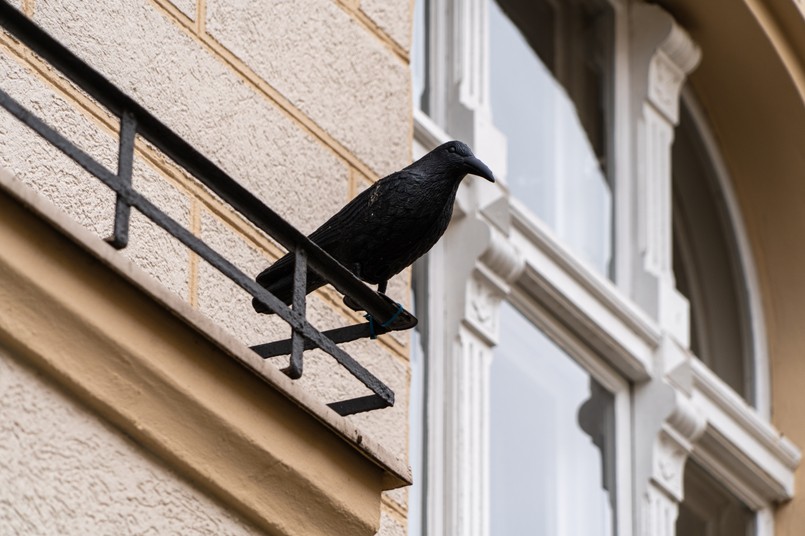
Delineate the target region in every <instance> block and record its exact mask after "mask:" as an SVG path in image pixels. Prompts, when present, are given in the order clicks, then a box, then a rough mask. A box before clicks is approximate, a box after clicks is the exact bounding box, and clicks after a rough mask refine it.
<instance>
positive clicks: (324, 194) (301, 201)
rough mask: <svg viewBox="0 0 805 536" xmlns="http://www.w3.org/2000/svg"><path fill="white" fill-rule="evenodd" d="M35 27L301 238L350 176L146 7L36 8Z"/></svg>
mask: <svg viewBox="0 0 805 536" xmlns="http://www.w3.org/2000/svg"><path fill="white" fill-rule="evenodd" d="M35 20H36V22H37V23H39V24H41V25H42V26H43V27H44V28H45V29H46V30H47V31H49V32H50V33H51V34H52V35H54V37H56V38H57V39H59V40H60V41H61V42H62V43H63V44H65V45H66V46H67V47H68V48H70V49H71V50H73V51H74V52H75V53H77V54H79V55H80V56H81V57H83V58H84V59H85V60H87V61H88V63H90V64H91V65H93V66H94V67H95V68H97V69H98V70H100V71H101V72H102V73H104V75H106V76H108V77H109V78H110V80H112V81H113V82H114V83H115V84H117V85H118V86H119V87H120V88H121V89H123V91H125V92H127V93H128V94H130V95H132V96H133V97H134V98H135V99H137V100H139V101H140V102H141V103H142V104H143V105H144V106H145V107H146V108H148V109H149V110H151V112H152V113H154V115H156V116H157V117H158V118H160V119H161V120H162V121H164V122H165V123H166V124H167V125H168V126H170V127H171V128H173V129H174V130H175V131H176V132H177V133H178V134H179V135H180V136H182V137H184V138H185V139H187V140H188V141H189V142H190V143H191V144H193V145H194V146H195V147H197V148H198V149H199V150H201V151H202V152H203V153H204V154H205V155H206V156H207V157H209V158H211V159H212V160H213V161H215V162H217V163H218V164H219V165H221V166H222V167H223V168H224V169H225V170H226V171H227V172H228V173H229V174H231V175H232V176H233V177H234V178H235V179H237V180H239V181H241V183H242V184H243V185H244V186H246V187H247V188H248V189H249V190H250V191H251V192H252V193H254V194H255V195H257V196H259V197H260V198H261V199H262V200H263V201H264V202H265V203H266V204H267V205H269V206H270V207H271V208H273V209H274V210H276V211H277V212H279V213H280V214H281V215H283V216H284V217H285V218H287V219H288V220H289V221H291V223H293V224H294V225H296V226H297V227H299V228H300V229H302V230H303V231H312V230H313V229H315V226H317V224H318V223H320V221H319V220H320V219H321V218H320V216H319V214H321V213H334V212H335V211H336V210H337V209H338V208H339V207H340V206H341V205H342V204H343V203H344V200H345V199H346V189H347V181H348V169H347V167H346V165H345V164H344V163H343V162H342V161H341V160H340V159H338V158H337V157H336V156H335V155H334V153H332V151H330V150H329V149H327V148H326V147H324V146H322V145H321V144H320V143H318V142H317V141H316V140H315V139H314V138H313V137H312V136H311V135H309V134H308V133H307V132H306V131H304V130H303V129H302V128H301V127H300V126H299V125H298V124H297V123H295V122H294V121H293V120H291V119H290V118H289V117H288V116H287V115H285V114H283V113H282V112H280V111H279V110H277V109H276V108H275V107H274V106H272V104H271V103H270V102H269V101H268V100H267V99H265V98H264V97H263V96H261V95H259V94H257V93H256V92H255V90H253V89H252V88H250V87H249V86H247V85H246V84H245V83H244V82H243V80H242V79H241V78H239V77H238V76H237V75H236V74H235V73H233V72H232V71H231V70H230V69H229V68H228V67H227V66H226V65H224V64H223V63H221V62H220V61H218V60H217V59H216V58H215V57H213V56H212V55H211V53H210V52H209V51H208V50H206V49H205V48H204V47H203V46H202V45H200V44H199V43H198V42H197V41H195V40H194V39H193V38H192V37H190V36H188V35H186V34H185V33H184V32H183V31H182V30H181V29H180V28H179V27H178V26H177V25H176V24H174V23H173V22H171V21H170V20H169V19H168V18H167V17H166V16H164V15H163V14H161V13H160V12H158V11H157V10H155V9H154V6H153V4H151V3H150V2H147V1H146V0H132V1H129V2H118V1H116V0H96V1H93V2H85V1H83V0H38V1H37V9H36V12H35Z"/></svg>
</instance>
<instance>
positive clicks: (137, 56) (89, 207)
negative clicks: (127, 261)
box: [0, 0, 412, 534]
mask: <svg viewBox="0 0 805 536" xmlns="http://www.w3.org/2000/svg"><path fill="white" fill-rule="evenodd" d="M16 5H18V7H20V8H21V9H23V11H24V12H25V13H26V14H28V15H29V16H30V17H31V18H32V19H33V20H34V21H35V22H36V23H38V24H39V25H41V26H42V27H44V28H45V29H46V30H47V31H48V32H49V33H51V35H53V36H54V37H56V38H57V39H59V40H60V41H61V42H62V43H63V44H64V45H66V46H67V47H68V48H70V49H71V50H73V51H74V52H75V53H77V54H78V55H79V56H81V57H82V58H83V59H84V60H85V61H87V62H88V63H90V64H91V65H92V66H93V67H95V68H96V69H98V70H99V71H101V72H102V73H103V74H104V75H105V76H107V77H108V78H109V79H110V80H112V81H113V82H114V83H115V84H116V85H118V86H119V87H120V88H121V89H122V90H123V91H125V92H126V93H128V94H130V95H131V96H132V97H134V98H135V99H137V100H138V101H139V102H140V103H141V104H143V105H144V106H145V107H146V108H148V109H149V110H150V111H151V112H152V113H154V115H156V116H157V117H158V118H160V119H161V120H162V121H164V122H165V123H166V124H167V125H168V126H170V127H171V128H172V129H174V130H175V131H176V132H177V133H178V134H180V135H181V136H183V137H185V139H187V140H188V141H189V142H190V143H191V144H193V145H194V146H195V147H196V148H197V149H199V150H200V151H201V152H202V153H204V154H205V155H206V156H207V157H209V158H210V159H211V160H213V161H214V162H216V163H217V164H218V165H220V166H221V167H222V168H223V169H224V170H226V171H227V172H228V173H229V174H230V175H231V176H233V177H234V178H235V179H236V180H238V181H240V182H241V183H242V184H244V185H245V186H246V187H248V188H249V189H250V190H251V191H252V192H253V193H255V194H256V195H257V196H258V197H260V198H261V199H262V200H263V201H264V202H265V203H266V204H267V205H269V206H270V207H272V208H273V209H275V210H276V211H277V212H278V213H280V214H281V215H282V216H284V217H285V218H287V219H288V220H289V221H290V222H291V223H293V224H294V225H296V226H298V227H299V228H300V229H301V230H302V231H304V232H310V231H312V230H313V229H315V228H316V227H317V226H318V225H319V224H320V223H321V222H323V221H324V220H325V219H326V218H327V217H328V216H329V215H330V214H332V213H334V212H335V211H336V210H337V209H338V208H339V207H340V206H341V205H343V204H344V203H345V202H346V201H347V200H349V199H350V198H351V197H352V196H354V195H355V194H356V193H357V192H358V191H360V190H361V189H362V188H365V187H366V186H367V185H368V184H370V183H371V182H373V181H374V180H376V179H377V178H379V177H381V176H383V175H385V174H387V173H388V172H390V171H393V170H395V169H399V168H400V167H402V166H404V165H405V164H406V163H407V162H408V160H409V158H410V142H411V133H412V127H411V124H412V117H411V107H410V81H409V71H408V49H409V46H410V33H411V27H410V22H411V3H410V2H408V1H403V2H397V1H395V0H362V1H355V0H304V1H303V2H289V1H272V2H258V1H257V0H245V1H240V0H239V1H236V0H175V1H173V2H170V1H168V0H132V1H128V2H119V1H116V0H95V1H93V2H86V1H84V0H36V1H32V0H20V1H19V2H17V3H16ZM0 84H2V87H3V89H4V90H6V91H8V92H9V93H11V94H12V96H13V97H15V98H16V99H18V100H20V101H21V102H22V104H23V105H25V106H27V107H30V108H31V109H33V110H34V111H36V112H37V113H38V114H39V115H40V116H41V117H42V118H43V119H45V120H46V121H47V122H48V123H50V124H52V125H54V126H56V127H57V129H58V130H59V131H61V132H62V133H64V134H65V135H66V136H67V137H68V138H69V139H71V140H72V141H73V142H75V143H76V144H77V145H78V146H79V147H81V148H82V149H83V150H85V151H87V152H88V153H89V154H90V155H92V156H93V157H95V158H96V159H97V160H98V161H99V162H101V163H102V164H104V165H105V166H107V167H108V168H109V169H112V170H114V169H116V158H117V142H116V132H117V129H118V122H117V119H116V118H114V117H113V116H111V115H110V114H109V113H108V112H107V111H106V110H105V109H103V108H102V107H101V106H99V105H98V104H97V103H95V102H94V101H93V100H92V99H89V98H87V97H86V96H85V95H83V94H82V93H81V92H80V91H77V90H76V89H75V88H74V87H73V86H72V85H71V84H70V83H69V82H67V81H65V80H64V79H63V78H62V77H60V76H59V75H58V74H57V73H55V72H54V71H53V70H52V69H50V68H49V67H48V66H47V65H45V64H44V63H42V62H41V61H40V60H38V59H37V58H36V57H35V56H33V55H32V54H30V52H29V51H28V50H27V49H25V47H23V46H21V45H20V44H19V43H17V42H15V41H14V40H13V39H10V38H9V37H8V36H7V35H5V34H4V33H3V32H2V31H0ZM0 167H3V168H5V169H7V170H9V171H10V172H12V173H13V174H15V175H16V176H17V177H18V178H20V179H21V180H22V181H24V182H25V183H26V184H28V185H29V186H31V187H32V188H34V189H35V190H37V191H38V192H39V193H41V194H42V195H44V196H46V197H47V198H48V199H50V200H51V201H52V202H53V203H55V204H56V205H57V206H58V207H60V208H61V209H62V210H64V211H65V212H67V213H68V214H69V215H70V216H71V217H73V218H74V219H76V220H77V221H79V222H80V223H82V224H83V225H84V226H86V227H87V228H89V229H90V230H92V231H94V232H95V233H96V234H98V235H100V236H108V235H109V234H110V231H111V228H112V217H113V195H112V194H111V193H110V192H109V191H108V190H107V189H106V188H105V187H103V186H102V185H100V184H99V183H98V182H97V181H95V180H94V179H93V178H91V177H89V176H88V174H87V173H86V172H84V171H83V170H82V169H80V168H79V167H78V166H76V165H75V164H73V163H72V162H71V161H69V160H68V159H67V158H66V157H64V156H62V155H61V154H60V153H58V152H57V151H56V150H54V149H52V148H50V147H48V146H47V145H46V144H44V143H43V142H41V141H40V140H39V139H38V138H37V137H36V135H35V134H32V133H31V132H29V131H28V130H27V129H26V128H25V127H24V126H22V125H20V124H19V123H18V122H17V121H16V120H14V119H13V118H11V117H10V116H8V115H7V114H6V113H5V112H0ZM133 180H134V185H135V186H136V187H137V188H138V189H140V190H141V191H142V192H143V193H145V194H146V195H147V196H148V197H149V199H150V200H151V201H153V202H154V203H155V204H157V205H158V206H159V207H160V208H162V209H163V210H165V211H166V212H167V213H168V214H169V215H170V216H172V217H173V218H175V219H176V220H177V221H178V222H180V223H181V224H182V225H184V226H186V228H188V229H189V230H191V231H192V232H193V233H194V234H196V235H197V236H201V237H202V238H203V239H204V240H205V241H207V242H208V243H209V244H210V245H212V246H213V247H214V248H215V249H217V250H218V251H219V252H220V253H222V254H223V255H224V256H226V257H227V258H229V259H230V260H231V261H233V262H234V263H235V264H236V265H237V266H238V267H239V268H241V269H242V270H243V271H244V272H245V273H247V274H256V273H257V272H259V271H260V270H261V269H262V268H263V267H265V266H266V265H268V264H269V263H270V262H271V260H272V259H274V258H276V257H277V256H278V255H280V254H281V253H283V251H282V249H281V248H280V247H279V246H278V245H277V244H276V243H274V242H273V241H272V240H271V239H270V238H268V237H266V236H265V235H264V234H263V233H261V232H259V231H257V230H255V229H254V228H252V227H251V226H250V224H248V223H247V222H245V221H243V220H242V219H241V218H240V217H238V216H237V215H235V214H233V212H232V211H231V210H230V209H228V208H227V207H225V206H222V204H221V203H220V201H219V200H218V199H217V198H216V197H215V196H213V195H211V194H210V193H209V192H208V191H207V190H206V189H205V188H203V187H201V186H200V185H199V184H198V183H196V182H195V181H194V179H192V178H191V177H189V176H188V175H187V174H186V173H184V172H183V171H182V170H181V169H179V168H178V167H177V166H176V165H175V164H173V163H172V162H171V161H170V160H169V159H167V158H166V157H165V156H164V155H162V154H161V153H160V152H159V151H157V150H156V149H154V148H153V147H151V146H149V145H148V144H146V143H144V142H143V140H138V143H137V150H136V153H135V168H134V179H133ZM121 254H123V255H126V256H128V257H129V258H131V259H132V260H133V261H134V262H135V263H136V264H138V265H139V266H140V267H141V268H143V269H144V270H145V271H146V272H147V273H148V274H150V275H151V276H153V277H154V278H155V279H156V280H158V281H159V282H160V283H161V284H163V285H164V286H165V287H167V288H168V289H170V290H171V291H173V292H174V293H176V294H177V295H178V296H180V297H181V298H183V299H185V300H186V301H187V302H188V303H190V304H191V305H192V306H193V307H195V308H197V309H198V310H200V311H201V312H203V313H204V314H206V315H207V316H209V317H210V318H211V319H213V320H214V321H215V322H217V323H218V324H220V325H221V326H223V327H224V328H225V329H227V330H228V331H230V332H231V333H232V334H233V335H235V336H237V337H238V339H239V340H241V341H242V342H243V343H244V344H247V345H250V344H255V343H261V342H267V341H269V340H274V339H276V338H280V337H282V338H284V337H286V336H287V327H286V326H285V325H284V324H282V323H279V322H277V321H276V319H273V318H267V317H264V316H261V315H256V314H254V313H253V312H252V310H251V307H250V305H249V302H250V298H249V297H248V296H247V295H246V293H244V292H242V291H241V290H240V289H238V288H236V287H235V286H234V285H233V284H231V283H229V282H228V281H227V280H225V278H223V277H222V276H221V275H220V274H219V273H218V272H217V271H216V270H214V269H213V268H211V267H210V266H208V265H206V263H205V262H203V261H201V260H200V259H198V258H197V257H196V256H195V255H193V254H191V253H190V252H188V251H187V250H186V249H185V248H184V247H183V246H181V245H180V244H179V243H178V242H177V241H176V240H174V239H172V238H170V237H169V236H167V235H166V234H165V233H164V232H163V231H161V230H160V229H158V228H156V227H155V226H154V225H152V224H150V223H148V222H147V221H146V220H145V219H144V218H142V217H141V216H140V215H139V214H136V213H135V214H134V216H133V219H132V230H131V245H130V246H129V248H127V249H126V250H124V251H123V252H122V253H121ZM389 294H390V295H391V296H392V297H393V298H395V299H397V300H400V301H403V302H404V303H406V304H407V303H408V299H409V297H408V274H407V272H406V273H404V274H402V275H401V276H398V277H397V278H395V279H394V280H392V281H391V283H390V290H389ZM308 307H309V314H310V317H311V318H312V319H313V323H314V324H315V325H317V326H318V327H320V328H321V329H325V328H329V327H335V326H339V325H345V324H346V323H352V322H355V321H359V320H362V319H361V318H360V317H359V316H357V315H355V314H354V313H352V312H351V311H349V310H347V309H346V308H345V307H344V306H343V304H342V303H341V300H340V296H338V295H337V294H336V293H335V292H333V291H331V290H324V291H320V292H317V293H316V294H315V295H312V296H311V297H310V299H309V306H308ZM407 344H408V339H407V336H406V335H404V334H403V335H394V336H384V337H381V339H380V340H379V341H375V342H369V341H363V342H358V343H353V344H351V345H349V346H348V350H349V351H350V353H352V355H354V356H355V357H356V358H357V359H358V360H359V361H361V362H362V363H364V364H365V365H366V366H367V368H369V369H370V370H371V371H372V372H373V373H374V374H376V375H377V376H378V377H379V378H381V379H382V380H383V381H385V382H386V383H387V384H388V385H389V386H390V387H391V388H392V389H393V390H394V391H395V393H396V395H397V396H396V400H397V402H396V405H395V407H394V408H390V409H386V410H382V411H376V412H372V413H368V414H363V415H358V416H354V417H349V420H351V421H352V422H353V423H355V424H356V425H358V426H359V427H360V428H361V430H362V431H365V432H366V435H367V436H371V437H372V438H373V439H375V440H377V441H378V442H379V443H380V444H381V445H382V446H383V447H385V448H386V449H387V450H389V451H391V452H392V453H394V454H395V455H396V456H398V457H399V458H400V459H406V458H407V435H408V425H407V405H408V382H409V365H408V361H407V355H408V349H407ZM276 361H277V366H282V360H281V359H278V360H276ZM300 382H301V383H303V384H304V385H305V387H306V388H308V389H309V390H310V391H311V392H312V393H314V394H316V395H317V396H319V397H320V398H321V399H322V400H324V401H326V402H330V401H333V400H335V399H340V398H345V397H349V396H358V395H360V394H364V393H365V389H364V388H363V386H361V385H359V384H358V383H357V382H356V381H355V380H353V379H352V378H351V377H350V376H349V375H348V374H347V373H345V371H344V370H343V369H341V368H340V367H338V366H337V365H336V364H335V363H334V362H332V360H331V359H330V358H329V357H327V356H323V355H319V354H317V353H316V352H310V353H309V358H308V362H307V363H306V372H305V376H304V377H303V379H301V380H300ZM0 443H2V439H0ZM142 508H143V509H148V508H150V506H148V505H142ZM406 510H407V506H406V492H405V491H404V490H396V491H394V492H390V493H388V494H387V496H386V497H385V499H384V512H383V515H382V518H381V519H382V523H381V533H382V534H398V533H402V532H403V531H404V525H405V516H406Z"/></svg>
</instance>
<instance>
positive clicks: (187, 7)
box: [170, 0, 198, 20]
mask: <svg viewBox="0 0 805 536" xmlns="http://www.w3.org/2000/svg"><path fill="white" fill-rule="evenodd" d="M170 2H171V4H173V5H174V6H176V9H178V10H179V11H181V12H182V13H184V14H185V15H187V16H188V17H189V18H190V20H196V13H197V11H198V7H197V5H196V0H170Z"/></svg>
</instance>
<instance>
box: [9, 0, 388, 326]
mask: <svg viewBox="0 0 805 536" xmlns="http://www.w3.org/2000/svg"><path fill="white" fill-rule="evenodd" d="M0 25H2V26H3V27H5V28H6V30H8V31H9V32H10V33H11V34H12V35H14V36H15V37H17V38H18V39H20V41H22V42H23V43H25V44H26V45H27V46H28V47H29V48H30V49H31V50H33V51H34V52H36V54H38V55H39V56H41V57H42V58H43V59H45V60H46V61H48V62H49V63H50V64H51V65H53V66H54V67H56V68H57V69H58V70H59V71H61V72H62V73H63V74H64V75H65V76H66V77H67V78H69V79H70V80H71V81H72V82H74V83H75V84H76V85H78V86H79V87H80V88H81V89H83V90H85V91H86V92H87V93H89V94H90V95H92V97H93V98H95V99H96V100H97V101H98V102H99V103H100V104H101V105H103V106H104V107H106V108H107V109H109V111H111V112H112V113H114V114H115V115H117V116H121V115H122V114H123V113H124V112H126V111H129V112H131V113H132V114H134V116H135V117H136V118H137V123H138V127H137V130H138V132H139V134H140V135H141V136H142V137H143V138H145V139H147V140H148V141H149V142H150V143H152V144H153V145H154V146H155V147H157V148H158V149H159V150H161V151H162V152H164V153H165V154H166V155H168V156H170V157H171V158H172V159H173V160H174V161H175V162H176V163H177V164H179V165H180V166H181V167H183V168H185V169H186V170H187V171H188V172H189V173H190V174H191V175H193V176H194V177H195V178H196V179H198V180H199V181H200V182H201V183H202V184H204V185H205V186H206V187H208V188H209V189H210V190H212V191H213V192H214V193H215V194H216V195H218V196H219V197H220V198H221V199H223V200H224V201H225V202H226V203H228V204H229V205H231V206H232V207H233V208H234V209H235V210H237V211H238V212H240V213H241V214H242V215H243V216H244V217H245V218H246V219H247V220H249V221H250V222H252V223H253V224H254V225H256V226H257V227H258V228H260V229H262V230H263V231H265V232H266V233H268V234H269V235H270V236H272V237H273V238H274V239H276V240H277V241H278V242H279V243H281V244H282V245H283V246H285V248H287V249H288V251H294V250H296V248H297V246H301V247H302V248H304V249H305V251H306V253H307V254H308V257H309V261H308V262H309V264H310V266H311V267H312V268H313V269H314V270H315V271H316V272H318V273H319V274H321V275H322V276H324V277H326V278H327V280H328V281H329V282H330V284H332V285H333V286H334V287H335V288H336V289H338V291H339V292H341V293H342V294H344V295H347V296H350V297H351V298H352V299H353V300H355V301H356V302H357V303H358V304H359V305H360V306H361V307H362V308H363V309H364V310H366V311H367V312H368V313H370V314H371V315H372V316H373V317H374V318H376V319H382V318H390V317H391V315H393V314H394V312H395V308H393V307H392V308H389V307H388V304H387V303H386V302H384V301H383V300H382V299H381V298H380V296H379V295H378V294H377V293H376V292H375V291H374V290H372V289H370V288H369V287H368V286H366V285H364V284H363V283H362V282H361V281H360V280H359V279H358V278H357V277H355V275H354V274H353V273H352V272H350V271H349V270H347V269H346V268H345V267H343V266H342V265H341V264H340V263H339V262H338V261H336V260H335V259H333V258H332V257H331V256H330V255H329V254H328V253H326V252H325V251H324V250H322V249H321V248H320V247H318V246H317V245H316V244H314V243H313V242H311V241H310V240H309V239H308V238H307V237H306V236H305V235H304V234H302V233H301V232H300V231H299V230H298V229H296V228H295V227H293V226H292V225H291V224H290V223H288V222H287V221H285V220H284V219H283V218H282V217H281V216H280V215H278V214H277V213H276V212H274V211H273V210H271V209H270V208H269V207H267V206H266V205H265V204H264V203H263V202H262V201H260V200H259V199H258V198H257V197H256V196H254V194H252V193H251V192H250V191H249V190H247V189H246V188H244V187H243V186H241V185H240V184H239V183H237V182H236V181H235V180H234V179H232V178H231V177H230V176H229V175H227V174H226V172H224V171H223V170H222V169H221V168H220V167H218V166H217V165H216V164H214V163H213V162H212V161H210V160H209V159H208V158H207V157H205V156H204V155H202V154H201V153H199V152H198V151H197V150H196V149H195V148H193V146H191V145H190V144H189V143H188V142H187V141H185V140H184V139H183V138H181V137H180V136H179V135H178V134H176V133H175V132H173V131H172V130H171V129H170V128H168V127H167V126H166V125H165V124H163V123H162V122H161V121H159V120H158V119H157V118H156V117H154V116H153V115H152V114H151V113H150V112H148V110H146V109H145V108H144V107H142V106H141V105H140V104H139V103H137V102H136V101H135V100H134V99H132V98H131V97H129V96H128V95H126V94H125V93H124V92H123V91H121V90H120V89H119V88H118V87H117V86H115V85H114V84H112V83H111V82H109V80H107V79H106V78H105V77H104V76H103V75H102V74H100V73H99V72H98V71H96V70H95V69H93V68H92V67H90V66H89V65H88V64H87V63H85V62H84V61H83V60H81V59H80V58H79V57H78V56H76V55H75V54H73V53H72V52H71V51H69V50H68V49H67V48H65V47H64V46H62V45H61V44H60V43H59V42H58V41H56V40H55V39H54V38H53V37H51V36H50V35H49V34H48V33H47V32H45V31H44V30H42V29H41V28H39V27H38V26H37V25H36V24H34V23H33V22H32V21H30V20H29V19H28V18H27V17H26V16H25V15H23V14H22V13H20V12H19V11H17V10H16V9H15V8H14V7H12V6H11V5H10V4H9V3H8V2H6V1H5V0H0Z"/></svg>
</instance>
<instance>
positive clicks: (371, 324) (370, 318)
mask: <svg viewBox="0 0 805 536" xmlns="http://www.w3.org/2000/svg"><path fill="white" fill-rule="evenodd" d="M363 317H364V318H365V319H366V320H368V321H369V338H370V339H376V338H377V333H375V318H374V317H373V316H372V315H370V314H369V313H366V314H365V315H363Z"/></svg>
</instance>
